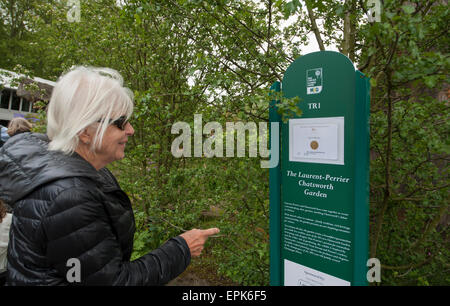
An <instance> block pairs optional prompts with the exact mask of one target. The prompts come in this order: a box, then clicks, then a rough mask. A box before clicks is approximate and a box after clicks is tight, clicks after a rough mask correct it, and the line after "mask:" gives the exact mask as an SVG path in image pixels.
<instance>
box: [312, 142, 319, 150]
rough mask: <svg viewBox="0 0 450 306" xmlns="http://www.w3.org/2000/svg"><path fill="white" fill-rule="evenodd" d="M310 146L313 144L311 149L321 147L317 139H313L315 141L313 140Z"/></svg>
mask: <svg viewBox="0 0 450 306" xmlns="http://www.w3.org/2000/svg"><path fill="white" fill-rule="evenodd" d="M310 146H311V149H313V150H317V148H318V147H319V143H318V142H317V141H315V140H313V141H311V144H310Z"/></svg>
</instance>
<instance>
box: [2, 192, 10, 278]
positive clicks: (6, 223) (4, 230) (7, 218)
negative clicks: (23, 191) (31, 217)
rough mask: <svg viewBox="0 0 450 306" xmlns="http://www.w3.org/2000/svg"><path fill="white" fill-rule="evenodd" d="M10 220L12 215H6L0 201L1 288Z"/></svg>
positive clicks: (5, 210) (4, 207)
mask: <svg viewBox="0 0 450 306" xmlns="http://www.w3.org/2000/svg"><path fill="white" fill-rule="evenodd" d="M11 219H12V215H11V214H10V213H8V211H7V207H6V205H5V203H3V201H2V200H0V286H3V285H4V284H5V282H6V266H7V256H6V251H7V249H8V241H9V228H10V226H11Z"/></svg>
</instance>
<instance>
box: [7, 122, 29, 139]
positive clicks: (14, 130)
mask: <svg viewBox="0 0 450 306" xmlns="http://www.w3.org/2000/svg"><path fill="white" fill-rule="evenodd" d="M32 127H33V126H32V125H31V123H29V122H28V121H27V120H26V119H25V118H21V117H16V118H13V119H12V120H11V121H10V122H9V124H8V132H7V133H8V135H9V137H13V136H15V135H17V134H21V133H26V132H31V129H32Z"/></svg>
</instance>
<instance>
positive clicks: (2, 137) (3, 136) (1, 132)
mask: <svg viewBox="0 0 450 306" xmlns="http://www.w3.org/2000/svg"><path fill="white" fill-rule="evenodd" d="M7 131H8V128H6V127H4V126H3V125H1V124H0V148H1V147H2V146H3V144H4V143H5V142H6V141H7V140H8V138H9V135H8V133H7Z"/></svg>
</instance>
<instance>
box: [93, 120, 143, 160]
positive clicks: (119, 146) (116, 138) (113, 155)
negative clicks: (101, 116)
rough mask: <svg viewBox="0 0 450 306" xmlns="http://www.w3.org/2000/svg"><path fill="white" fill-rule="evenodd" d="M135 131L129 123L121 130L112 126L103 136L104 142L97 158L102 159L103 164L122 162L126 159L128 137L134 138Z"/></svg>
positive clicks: (97, 152)
mask: <svg viewBox="0 0 450 306" xmlns="http://www.w3.org/2000/svg"><path fill="white" fill-rule="evenodd" d="M133 134H134V129H133V127H132V126H131V124H130V123H129V122H127V123H126V124H125V125H124V129H123V130H122V129H120V128H119V127H117V126H116V125H114V124H110V125H109V126H108V128H107V129H106V131H105V134H104V136H103V142H102V145H101V147H100V149H99V150H98V151H96V152H95V153H96V157H97V158H99V159H101V161H102V163H104V164H109V163H112V162H113V161H116V160H120V159H122V158H124V157H125V152H124V151H125V145H126V143H127V142H128V137H130V136H133Z"/></svg>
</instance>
